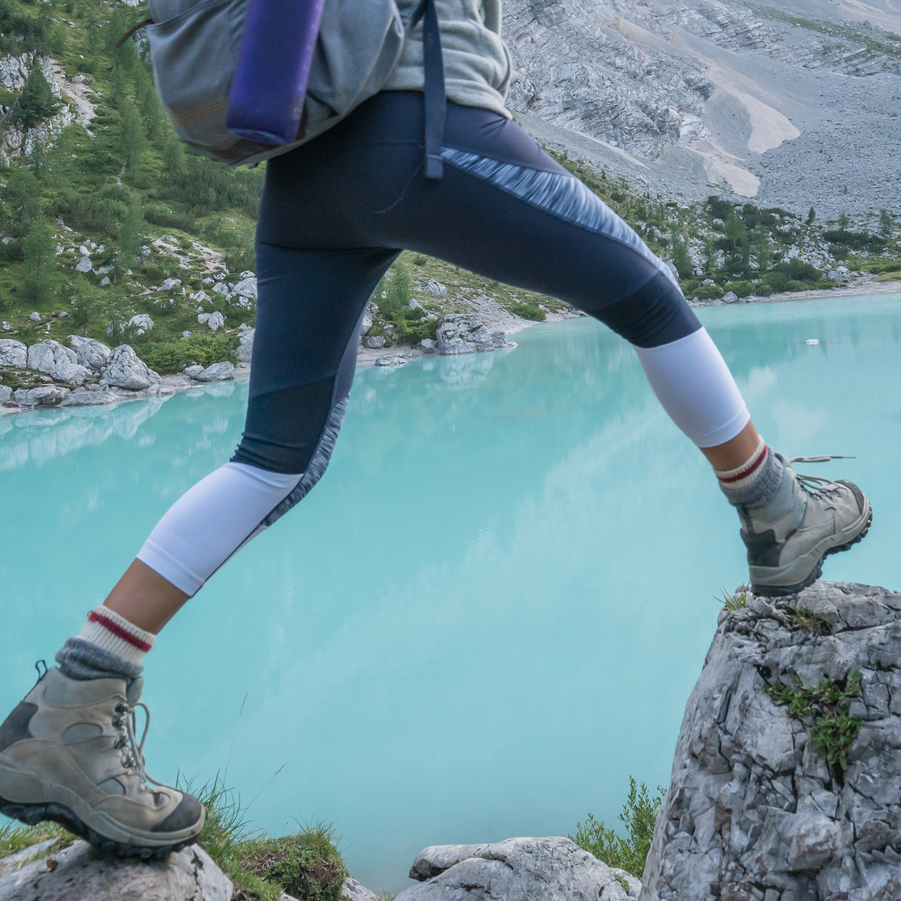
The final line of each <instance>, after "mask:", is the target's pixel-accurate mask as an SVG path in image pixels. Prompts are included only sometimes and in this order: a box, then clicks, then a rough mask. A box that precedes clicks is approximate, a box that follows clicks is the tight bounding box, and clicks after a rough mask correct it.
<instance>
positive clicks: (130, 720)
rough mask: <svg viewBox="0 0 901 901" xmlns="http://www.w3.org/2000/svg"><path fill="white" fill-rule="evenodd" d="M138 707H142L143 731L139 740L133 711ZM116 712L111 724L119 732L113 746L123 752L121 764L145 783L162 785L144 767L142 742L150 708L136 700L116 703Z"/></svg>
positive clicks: (145, 737)
mask: <svg viewBox="0 0 901 901" xmlns="http://www.w3.org/2000/svg"><path fill="white" fill-rule="evenodd" d="M138 707H142V708H143V709H144V731H143V732H142V733H141V740H140V741H138V739H137V714H136V713H135V710H136V708H138ZM116 714H117V716H116V717H115V718H114V719H113V726H114V727H115V729H116V731H117V732H118V733H119V739H118V741H117V742H116V745H115V746H116V748H117V749H119V750H120V751H122V752H123V753H122V756H121V758H120V759H121V761H122V766H124V767H125V769H126V770H127V771H128V772H129V773H131V774H133V775H136V776H139V777H140V779H141V781H143V782H145V783H146V782H151V783H153V784H154V785H162V784H163V783H162V782H158V781H157V780H156V779H152V778H151V777H150V776H148V775H147V770H145V769H144V742H145V741H146V740H147V733H148V731H149V730H150V708H149V707H148V706H147V705H146V704H145V703H143V701H137V702H136V703H134V704H127V703H126V704H117V705H116Z"/></svg>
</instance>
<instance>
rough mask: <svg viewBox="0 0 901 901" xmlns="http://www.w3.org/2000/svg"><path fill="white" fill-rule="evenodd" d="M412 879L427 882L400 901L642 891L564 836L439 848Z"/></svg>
mask: <svg viewBox="0 0 901 901" xmlns="http://www.w3.org/2000/svg"><path fill="white" fill-rule="evenodd" d="M410 878H411V879H419V880H424V881H423V882H422V885H414V886H411V887H410V888H408V889H405V890H404V891H402V892H401V893H400V894H399V895H398V896H397V898H396V899H395V901H462V899H466V901H630V899H637V898H638V892H639V890H640V888H641V883H640V882H639V881H638V880H637V879H635V878H634V877H633V876H630V875H629V874H628V873H626V872H625V871H624V870H617V869H614V868H613V867H608V866H607V865H606V864H603V863H601V862H600V861H599V860H598V859H597V858H596V857H593V856H592V855H591V854H589V853H588V852H587V851H583V850H582V849H581V848H580V847H579V846H578V845H576V844H575V842H573V841H571V840H570V839H568V838H562V837H556V838H510V839H507V841H504V842H497V843H495V844H485V845H437V846H434V847H431V848H426V849H425V850H424V851H421V852H420V854H419V856H418V857H417V858H416V860H415V861H414V863H413V867H412V868H411V870H410Z"/></svg>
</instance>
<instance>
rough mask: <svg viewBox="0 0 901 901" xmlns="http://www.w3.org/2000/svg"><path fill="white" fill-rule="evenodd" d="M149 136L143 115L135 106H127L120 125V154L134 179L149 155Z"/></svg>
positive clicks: (123, 111)
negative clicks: (146, 132)
mask: <svg viewBox="0 0 901 901" xmlns="http://www.w3.org/2000/svg"><path fill="white" fill-rule="evenodd" d="M147 147H148V144H147V135H146V134H145V133H144V125H143V123H142V122H141V114H140V113H139V112H138V111H137V109H135V107H134V106H130V105H128V104H125V108H124V109H123V110H122V117H121V120H120V123H119V153H120V154H121V155H122V160H123V162H124V163H125V167H126V169H127V170H128V171H129V172H130V173H131V176H132V179H136V178H138V176H139V175H140V174H141V170H142V169H143V167H144V160H145V157H146V155H147Z"/></svg>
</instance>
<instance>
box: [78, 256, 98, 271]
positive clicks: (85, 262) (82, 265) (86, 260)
mask: <svg viewBox="0 0 901 901" xmlns="http://www.w3.org/2000/svg"><path fill="white" fill-rule="evenodd" d="M93 268H94V264H93V263H92V262H91V258H90V257H82V258H81V259H80V260H79V261H78V262H77V263H76V264H75V271H76V272H90V271H91V270H92V269H93Z"/></svg>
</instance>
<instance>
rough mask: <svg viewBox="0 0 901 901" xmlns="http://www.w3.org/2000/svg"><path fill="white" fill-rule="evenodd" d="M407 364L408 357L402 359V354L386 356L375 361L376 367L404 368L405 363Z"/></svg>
mask: <svg viewBox="0 0 901 901" xmlns="http://www.w3.org/2000/svg"><path fill="white" fill-rule="evenodd" d="M406 362H407V358H406V357H402V356H401V355H400V354H385V355H384V356H383V357H378V358H377V359H376V361H375V365H376V366H403V364H404V363H406Z"/></svg>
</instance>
